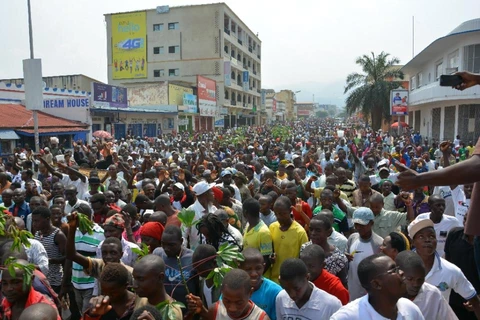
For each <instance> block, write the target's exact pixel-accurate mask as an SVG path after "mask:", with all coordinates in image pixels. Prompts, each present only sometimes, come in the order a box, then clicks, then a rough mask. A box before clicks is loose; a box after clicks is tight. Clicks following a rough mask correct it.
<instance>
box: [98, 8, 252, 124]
mask: <svg viewBox="0 0 480 320" xmlns="http://www.w3.org/2000/svg"><path fill="white" fill-rule="evenodd" d="M135 13H145V21H144V24H145V25H146V35H145V37H144V38H142V39H143V40H145V43H146V45H145V47H146V55H145V60H146V61H145V62H146V71H147V72H146V73H145V75H142V76H140V77H134V78H132V77H130V78H128V77H127V78H123V79H119V78H118V77H115V76H114V75H115V72H116V71H117V68H118V61H116V59H113V55H112V53H113V52H114V50H115V46H117V45H118V43H114V40H113V36H115V33H116V32H117V31H116V30H117V28H119V29H123V28H124V26H120V25H118V26H117V25H114V21H116V20H115V17H116V16H117V14H106V15H105V20H106V23H107V41H108V44H107V56H108V82H109V84H113V85H122V86H126V87H129V86H131V85H132V84H135V85H137V84H139V83H146V82H148V83H152V82H156V81H169V82H170V81H175V82H182V83H185V84H186V86H190V87H192V86H195V85H196V83H197V75H201V76H204V77H206V78H209V79H212V80H215V81H216V88H215V90H214V91H215V98H216V99H215V100H216V108H215V114H214V115H213V116H212V115H211V114H209V116H205V114H203V115H202V107H201V106H200V114H197V115H196V116H195V119H194V121H195V123H194V127H195V128H196V129H211V128H212V127H213V123H214V120H215V119H219V118H224V123H225V126H227V127H230V126H232V127H233V126H237V125H243V124H247V123H254V122H255V116H254V114H255V113H256V110H257V107H258V106H259V105H260V92H261V91H260V88H261V41H260V39H259V38H258V37H257V36H256V35H255V33H254V32H253V31H252V30H250V29H249V28H248V26H247V25H246V24H245V23H244V22H243V21H242V20H241V19H240V18H239V17H238V16H237V15H236V14H235V13H234V12H233V11H232V10H231V9H230V8H229V7H228V6H227V5H226V4H225V3H217V4H205V5H191V6H179V7H168V6H162V7H157V8H156V9H150V10H143V11H135V12H131V14H135ZM112 20H113V21H112ZM112 30H113V32H112ZM130 61H131V60H130ZM137 63H138V62H137ZM130 65H131V62H130ZM130 68H131V67H130ZM120 69H121V68H120ZM142 70H143V64H142ZM194 94H196V92H194ZM205 117H206V118H207V119H203V118H205Z"/></svg>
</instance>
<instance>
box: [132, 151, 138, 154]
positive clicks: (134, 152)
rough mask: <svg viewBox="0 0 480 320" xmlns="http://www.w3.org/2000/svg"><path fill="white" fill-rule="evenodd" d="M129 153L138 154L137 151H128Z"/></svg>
mask: <svg viewBox="0 0 480 320" xmlns="http://www.w3.org/2000/svg"><path fill="white" fill-rule="evenodd" d="M130 155H138V153H137V151H132V152H130Z"/></svg>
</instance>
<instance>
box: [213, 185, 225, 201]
mask: <svg viewBox="0 0 480 320" xmlns="http://www.w3.org/2000/svg"><path fill="white" fill-rule="evenodd" d="M212 191H213V197H214V198H215V200H217V201H218V202H221V201H222V200H223V191H222V190H220V188H218V187H213V188H212Z"/></svg>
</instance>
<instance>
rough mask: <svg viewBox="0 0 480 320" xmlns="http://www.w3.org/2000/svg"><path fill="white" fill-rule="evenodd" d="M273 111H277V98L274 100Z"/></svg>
mask: <svg viewBox="0 0 480 320" xmlns="http://www.w3.org/2000/svg"><path fill="white" fill-rule="evenodd" d="M272 111H273V112H277V100H275V99H273V100H272Z"/></svg>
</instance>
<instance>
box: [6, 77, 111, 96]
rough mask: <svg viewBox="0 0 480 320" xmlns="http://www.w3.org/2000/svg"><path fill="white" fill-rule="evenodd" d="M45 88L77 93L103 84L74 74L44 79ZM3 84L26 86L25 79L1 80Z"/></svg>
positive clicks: (88, 90)
mask: <svg viewBox="0 0 480 320" xmlns="http://www.w3.org/2000/svg"><path fill="white" fill-rule="evenodd" d="M42 79H43V82H44V87H45V88H51V89H67V90H75V91H85V92H90V91H91V90H92V83H93V82H97V83H103V82H101V81H98V80H95V79H93V78H90V77H87V76H86V75H83V74H72V75H64V76H52V77H43V78H42ZM0 82H3V83H12V84H17V85H20V84H24V82H23V78H18V79H0Z"/></svg>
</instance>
